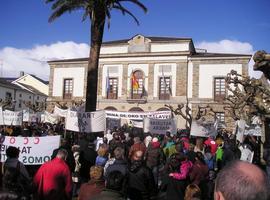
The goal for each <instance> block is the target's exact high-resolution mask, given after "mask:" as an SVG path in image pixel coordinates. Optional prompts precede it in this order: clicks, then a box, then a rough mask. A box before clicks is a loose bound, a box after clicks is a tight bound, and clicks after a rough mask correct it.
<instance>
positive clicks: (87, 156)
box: [79, 141, 97, 183]
mask: <svg viewBox="0 0 270 200" xmlns="http://www.w3.org/2000/svg"><path fill="white" fill-rule="evenodd" d="M96 157H97V152H96V151H95V145H94V143H93V141H89V143H88V145H87V146H86V147H84V149H81V152H80V158H79V161H80V163H81V169H80V176H81V180H82V183H86V182H88V181H89V179H90V176H89V169H90V168H91V167H92V166H94V165H95V162H96Z"/></svg>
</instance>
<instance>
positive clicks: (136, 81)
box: [131, 70, 144, 99]
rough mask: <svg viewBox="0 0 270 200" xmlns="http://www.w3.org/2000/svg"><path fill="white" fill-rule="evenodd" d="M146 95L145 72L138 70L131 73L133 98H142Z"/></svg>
mask: <svg viewBox="0 0 270 200" xmlns="http://www.w3.org/2000/svg"><path fill="white" fill-rule="evenodd" d="M143 95H144V78H143V72H142V71H140V70H137V71H135V72H133V73H132V74H131V98H132V99H141V98H142V97H143Z"/></svg>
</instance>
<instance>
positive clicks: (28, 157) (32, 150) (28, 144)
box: [0, 135, 60, 165]
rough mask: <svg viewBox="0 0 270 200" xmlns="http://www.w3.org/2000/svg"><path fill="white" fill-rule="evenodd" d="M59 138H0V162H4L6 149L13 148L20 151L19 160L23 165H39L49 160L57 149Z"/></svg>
mask: <svg viewBox="0 0 270 200" xmlns="http://www.w3.org/2000/svg"><path fill="white" fill-rule="evenodd" d="M59 145H60V136H59V135H58V136H46V137H10V136H1V137H0V146H1V148H0V154H1V162H5V160H6V149H7V148H8V147H9V146H14V147H17V148H19V149H20V157H19V160H20V161H21V162H22V163H23V164H25V165H41V164H43V163H44V162H47V161H49V160H51V155H52V153H53V150H54V149H57V148H59Z"/></svg>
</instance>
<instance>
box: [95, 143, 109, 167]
mask: <svg viewBox="0 0 270 200" xmlns="http://www.w3.org/2000/svg"><path fill="white" fill-rule="evenodd" d="M97 154H98V156H97V157H96V165H98V166H102V167H104V166H105V164H106V162H107V160H108V149H107V147H106V146H103V145H100V146H99V149H98V151H97Z"/></svg>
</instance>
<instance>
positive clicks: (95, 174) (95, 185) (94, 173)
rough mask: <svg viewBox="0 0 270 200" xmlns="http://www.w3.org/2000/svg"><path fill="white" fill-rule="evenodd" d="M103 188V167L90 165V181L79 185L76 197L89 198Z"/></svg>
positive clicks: (80, 199)
mask: <svg viewBox="0 0 270 200" xmlns="http://www.w3.org/2000/svg"><path fill="white" fill-rule="evenodd" d="M104 188H105V183H104V179H103V168H102V167H101V166H92V167H91V168H90V181H89V182H88V183H84V184H82V185H81V187H80V192H79V198H78V199H79V200H91V199H92V198H93V197H94V196H96V195H98V194H99V193H101V191H102V190H103V189H104Z"/></svg>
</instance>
